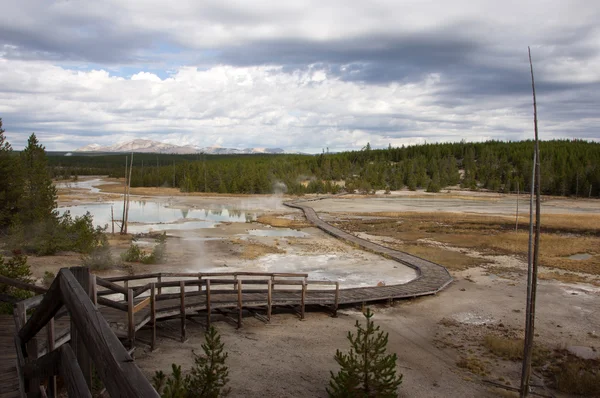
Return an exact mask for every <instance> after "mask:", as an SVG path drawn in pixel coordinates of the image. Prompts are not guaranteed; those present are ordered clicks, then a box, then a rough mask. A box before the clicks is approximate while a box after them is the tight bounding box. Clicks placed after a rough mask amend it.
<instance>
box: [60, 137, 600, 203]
mask: <svg viewBox="0 0 600 398" xmlns="http://www.w3.org/2000/svg"><path fill="white" fill-rule="evenodd" d="M540 153H541V167H542V181H541V183H542V193H543V194H548V195H561V196H578V197H588V196H590V197H598V196H600V143H595V142H587V141H581V140H554V141H545V142H542V143H541V147H540ZM532 156H533V142H532V141H520V142H501V141H488V142H483V143H467V142H459V143H440V144H425V145H415V146H409V147H404V146H403V147H400V148H393V147H389V148H387V149H372V148H371V147H370V145H367V146H366V147H365V148H364V149H363V150H361V151H352V152H341V153H331V154H330V153H322V154H320V155H203V154H198V155H165V154H161V155H156V154H135V156H134V169H133V176H132V186H134V187H136V186H148V187H153V186H164V187H175V188H178V189H180V190H181V191H184V192H218V193H248V194H253V193H258V194H265V193H273V192H287V193H289V194H304V193H336V192H339V191H340V190H341V189H342V188H341V185H343V184H340V183H339V182H341V181H344V183H345V190H346V191H355V192H363V193H364V192H371V191H372V190H382V189H389V190H397V189H402V188H408V189H411V190H415V189H426V190H428V191H430V192H437V191H439V190H441V189H444V188H446V187H449V186H455V185H460V186H461V187H462V188H466V189H486V190H491V191H496V192H516V191H517V187H518V189H519V190H520V191H524V190H529V189H530V185H529V184H530V180H531V169H532V165H533V159H532ZM49 161H50V166H51V170H52V173H53V175H54V176H56V177H61V176H70V175H99V174H108V175H110V176H112V177H123V176H124V172H125V155H124V154H118V155H117V154H104V155H86V156H81V155H76V156H69V157H65V156H51V157H50V158H49Z"/></svg>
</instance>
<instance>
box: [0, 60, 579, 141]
mask: <svg viewBox="0 0 600 398" xmlns="http://www.w3.org/2000/svg"><path fill="white" fill-rule="evenodd" d="M315 76H316V77H317V78H316V79H315ZM443 81H444V78H443V76H442V77H440V76H438V75H436V76H427V77H425V78H424V80H423V81H421V82H418V83H410V84H399V83H392V84H389V85H380V86H365V85H364V84H360V83H353V82H346V81H342V80H340V79H337V78H329V77H327V75H326V73H325V72H324V71H320V70H316V71H315V70H311V71H308V72H304V73H301V72H295V73H291V74H290V73H285V72H283V71H282V70H281V68H280V67H267V66H263V67H249V68H236V67H231V66H217V67H214V68H211V69H208V70H198V69H196V68H191V67H184V68H181V69H180V70H178V71H176V72H175V73H174V74H173V75H172V76H171V77H169V78H166V79H164V80H161V79H160V78H158V77H157V76H156V75H153V74H151V73H143V72H142V73H138V74H135V75H133V76H132V77H131V78H130V79H124V78H122V77H116V76H111V75H110V74H109V73H108V72H106V71H104V70H93V71H89V72H82V71H72V70H67V69H63V68H60V67H58V66H55V65H52V64H49V63H33V62H25V61H10V60H0V87H2V88H3V91H4V93H5V95H4V97H3V100H2V101H0V114H1V115H2V116H3V118H4V124H5V127H6V129H7V132H8V134H7V135H8V137H9V139H11V138H13V137H15V133H13V131H14V129H15V127H17V126H13V125H12V123H11V122H12V121H13V120H15V122H18V124H19V127H22V126H27V127H29V128H31V129H34V130H35V131H36V132H38V134H41V135H40V138H41V139H42V140H44V139H45V140H46V141H47V142H45V144H46V145H47V147H48V149H57V150H59V149H64V150H67V149H73V148H74V147H75V146H76V145H74V144H73V143H78V145H79V144H82V143H84V144H87V143H92V142H94V143H98V144H103V145H105V144H111V143H114V142H122V141H125V140H127V139H131V138H134V137H138V138H140V137H144V138H151V139H159V140H163V141H168V142H179V143H193V144H196V145H201V146H210V145H215V144H216V145H220V146H224V147H254V146H261V147H285V148H289V149H292V148H295V149H299V150H306V149H309V150H313V151H317V152H318V151H319V150H320V148H324V147H329V148H330V150H339V149H344V148H354V149H360V148H361V147H362V146H364V145H365V144H366V143H367V142H371V145H373V146H376V147H382V146H387V144H388V143H391V144H393V145H400V144H410V143H415V142H422V141H425V140H426V141H428V142H431V141H437V140H459V139H463V138H464V139H467V140H478V139H479V138H480V137H481V135H482V134H485V135H487V136H491V137H498V138H502V137H503V135H502V134H503V131H506V130H509V131H516V133H515V134H514V135H513V136H511V138H512V139H520V138H524V137H526V136H529V130H530V111H531V110H530V106H529V98H528V97H525V98H515V99H514V100H513V101H511V102H512V103H511V104H510V105H509V104H507V103H506V102H505V101H503V100H500V99H498V100H493V99H492V100H489V101H488V102H486V103H469V104H467V105H464V106H460V107H454V106H452V107H445V106H443V105H439V104H436V101H435V99H436V95H437V93H438V90H440V89H442V88H443ZM577 125H578V123H577V122H572V121H571V122H568V123H567V122H565V123H560V122H558V123H557V124H553V125H552V126H551V130H550V131H548V130H546V131H545V136H546V137H548V133H551V134H555V133H556V134H558V135H561V134H562V136H564V132H565V131H570V130H572V129H576V128H577V127H578V126H577ZM18 140H19V141H21V142H24V140H25V136H24V134H23V135H22V136H21V137H19V139H18Z"/></svg>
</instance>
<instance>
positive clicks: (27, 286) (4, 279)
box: [0, 275, 46, 294]
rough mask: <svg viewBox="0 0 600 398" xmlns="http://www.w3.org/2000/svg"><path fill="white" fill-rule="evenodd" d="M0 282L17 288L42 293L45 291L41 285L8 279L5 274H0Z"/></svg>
mask: <svg viewBox="0 0 600 398" xmlns="http://www.w3.org/2000/svg"><path fill="white" fill-rule="evenodd" d="M0 283H3V284H5V285H9V286H13V287H16V288H18V289H23V290H28V291H30V292H34V293H38V294H44V293H46V289H45V288H43V287H41V286H36V285H32V284H30V283H25V282H21V281H18V280H15V279H10V278H7V277H5V276H2V275H0Z"/></svg>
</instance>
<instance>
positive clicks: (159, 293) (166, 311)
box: [96, 272, 339, 349]
mask: <svg viewBox="0 0 600 398" xmlns="http://www.w3.org/2000/svg"><path fill="white" fill-rule="evenodd" d="M307 277H308V274H303V273H266V272H209V273H206V272H200V273H181V272H179V273H174V272H161V273H152V274H140V275H130V276H120V277H109V278H96V283H97V284H98V286H101V287H103V288H105V289H104V290H100V291H98V292H97V295H98V296H99V298H100V297H102V296H110V295H115V294H116V295H121V294H122V295H123V300H124V302H125V304H122V303H115V302H114V301H112V303H113V305H112V308H117V306H118V307H119V308H117V309H120V310H122V311H127V338H128V341H129V346H130V348H132V347H133V346H134V343H135V335H136V330H137V328H139V327H140V326H136V325H139V324H138V323H137V322H136V320H135V318H136V315H137V314H138V313H139V312H140V311H141V310H143V309H145V308H147V307H148V306H149V307H150V311H149V314H148V315H145V318H144V320H145V321H147V323H150V325H151V326H152V334H151V341H150V342H149V345H150V347H151V349H154V347H155V345H156V320H157V319H158V318H159V317H161V316H169V317H172V316H178V317H179V318H180V319H181V340H182V341H185V339H186V318H187V316H188V315H189V314H188V313H186V303H187V302H188V301H189V299H190V298H192V297H195V296H204V297H203V298H204V301H203V304H204V309H205V312H206V327H207V329H208V328H210V325H211V314H212V311H213V307H214V306H215V297H218V296H220V295H221V296H222V295H227V296H228V297H229V300H230V301H229V304H228V306H229V307H230V308H234V309H236V310H237V326H238V328H239V327H241V326H242V314H243V308H244V303H243V294H252V293H259V294H264V295H266V301H265V302H264V303H262V305H263V306H266V318H264V320H265V321H267V322H269V321H270V320H271V315H272V308H273V294H274V293H297V294H298V299H297V304H298V305H299V307H300V311H299V315H300V318H301V319H304V316H305V307H306V305H305V304H306V303H305V302H306V292H307V287H308V285H328V286H332V287H333V288H334V289H335V291H334V292H335V293H334V300H333V305H332V310H333V314H334V315H336V314H337V308H338V301H339V283H338V282H330V281H309V280H307ZM167 278H171V279H173V278H176V280H165V279H167ZM182 278H186V279H182ZM257 278H260V279H257ZM144 280H150V281H149V282H147V283H145V284H143V285H137V286H131V285H129V282H131V281H144ZM119 283H123V285H119ZM276 287H277V288H276ZM282 287H283V288H282ZM163 288H170V289H171V290H173V289H177V288H179V289H178V291H176V292H173V291H171V292H164V293H163ZM186 288H187V290H186ZM193 288H197V290H190V289H193ZM215 288H216V289H215ZM332 291H333V290H332ZM144 294H146V295H147V296H146V297H145V298H143V299H141V298H140V296H142V295H144ZM175 299H178V304H177V305H173V306H166V307H165V306H162V307H161V308H160V309H159V310H158V314H157V304H158V303H159V302H161V301H165V300H175ZM115 304H116V305H115ZM220 305H221V306H223V303H222V301H221V302H220ZM256 315H257V316H258V314H256ZM260 317H261V318H262V316H260Z"/></svg>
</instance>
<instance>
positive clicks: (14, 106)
mask: <svg viewBox="0 0 600 398" xmlns="http://www.w3.org/2000/svg"><path fill="white" fill-rule="evenodd" d="M0 9H1V10H2V11H1V12H0V117H1V118H2V119H3V122H4V128H5V130H6V135H7V137H8V139H9V141H10V142H11V143H12V144H13V146H14V147H15V148H21V147H22V146H23V144H24V143H25V141H26V139H27V136H28V135H29V134H30V133H31V132H33V131H35V132H36V134H37V135H38V137H39V139H40V141H41V142H42V143H43V144H44V145H46V147H47V149H50V150H71V149H74V148H77V147H80V146H83V145H87V144H91V143H98V144H101V145H110V144H114V143H117V142H124V141H128V140H130V139H133V138H147V139H154V140H159V141H163V142H169V143H175V144H194V145H198V146H223V147H233V148H245V147H280V148H285V149H287V150H300V151H305V152H320V151H321V150H322V149H323V148H326V147H328V148H329V149H330V150H331V151H337V150H344V149H360V148H361V147H363V146H364V145H365V144H366V143H367V142H370V143H371V146H373V147H384V146H385V147H387V145H388V144H392V145H393V146H396V145H402V144H413V143H422V142H425V141H426V142H436V141H460V140H462V139H465V140H467V141H471V140H472V141H481V140H486V139H500V140H520V139H525V138H527V137H530V136H531V134H532V120H531V119H532V106H531V82H530V77H529V66H528V59H527V46H531V49H532V53H533V59H534V68H535V73H536V90H537V94H538V102H539V117H540V134H541V137H543V138H544V139H551V138H581V139H588V140H600V24H599V23H598V21H600V2H597V1H592V0H570V1H567V0H528V1H522V0H519V1H516V0H503V1H498V0H490V1H487V0H455V1H441V0H439V1H438V0H370V1H353V0H343V1H342V0H334V1H328V0H295V1H281V0H261V1H248V0H237V1H228V0H202V1H198V0H190V1H188V0H177V1H168V2H166V1H157V0H108V1H99V0H95V1H84V0H67V1H49V0H19V1H15V0H0Z"/></svg>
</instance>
